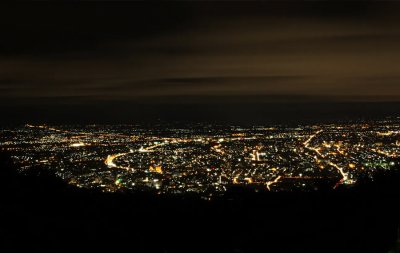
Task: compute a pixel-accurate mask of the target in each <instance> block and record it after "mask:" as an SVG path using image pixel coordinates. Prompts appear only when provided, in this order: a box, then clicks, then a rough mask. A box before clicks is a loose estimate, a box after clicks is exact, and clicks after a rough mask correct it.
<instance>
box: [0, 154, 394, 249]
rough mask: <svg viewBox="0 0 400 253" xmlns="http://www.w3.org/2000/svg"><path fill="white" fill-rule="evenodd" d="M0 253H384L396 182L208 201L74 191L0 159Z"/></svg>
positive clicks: (242, 193) (382, 178)
mask: <svg viewBox="0 0 400 253" xmlns="http://www.w3.org/2000/svg"><path fill="white" fill-rule="evenodd" d="M0 162H1V165H0V179H1V181H2V182H1V184H0V188H1V189H0V197H1V209H0V223H1V226H0V240H1V243H0V251H1V252H17V251H19V250H24V249H26V250H28V252H60V251H70V252H72V251H82V252H85V251H86V252H94V251H98V250H102V251H104V250H106V251H110V252H122V251H124V252H238V253H240V252H284V253H288V252H307V253H309V252H371V253H379V252H382V253H384V252H388V250H389V249H391V248H393V247H394V246H395V242H396V233H397V228H398V226H399V224H400V211H399V209H400V207H399V205H398V204H399V199H400V198H399V196H400V173H399V169H398V168H397V169H394V170H393V171H392V172H390V173H387V172H382V173H378V174H377V176H376V179H375V180H374V181H373V182H371V181H369V182H365V183H362V184H360V185H359V186H357V187H353V188H351V189H339V190H335V191H330V190H325V191H320V192H314V193H300V192H299V193H268V192H262V193H254V192H251V191H248V190H246V189H231V190H230V191H228V193H227V194H226V195H225V196H224V197H222V198H218V199H214V200H212V201H204V200H201V199H199V198H198V197H196V196H185V197H176V196H175V197H168V196H159V195H158V196H155V195H152V194H151V193H140V194H132V193H117V194H105V193H100V192H96V191H90V190H82V189H77V188H74V187H72V186H69V185H66V184H64V183H63V182H61V181H59V180H58V179H56V178H53V177H52V176H50V175H48V174H46V173H43V172H40V171H39V172H35V173H32V175H27V176H21V175H18V174H16V173H15V168H13V165H12V163H11V160H9V158H8V156H7V154H1V157H0Z"/></svg>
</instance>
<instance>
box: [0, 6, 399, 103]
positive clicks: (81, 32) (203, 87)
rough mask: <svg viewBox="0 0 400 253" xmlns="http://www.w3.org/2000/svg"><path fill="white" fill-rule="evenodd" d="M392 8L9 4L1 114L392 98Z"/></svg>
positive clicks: (0, 63)
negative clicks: (211, 101)
mask: <svg viewBox="0 0 400 253" xmlns="http://www.w3.org/2000/svg"><path fill="white" fill-rule="evenodd" d="M398 11H400V4H397V3H376V2H363V3H352V4H345V3H341V4H340V3H337V4H333V3H330V4H328V3H326V4H325V5H324V4H323V3H304V2H303V3H298V4H294V3H292V4H290V3H286V4H279V3H264V4H263V3H247V4H245V3H230V4H229V3H170V4H163V5H161V4H158V5H157V4H143V3H140V4H138V3H137V4H136V5H135V4H121V3H120V4H119V5H118V4H115V5H114V4H108V5H107V4H104V5H101V4H99V5H98V6H90V5H79V4H77V5H75V6H73V7H71V6H68V8H65V6H62V5H57V4H49V3H48V4H43V6H38V5H33V6H28V5H13V6H10V7H9V8H8V9H6V10H5V13H0V14H2V15H1V16H2V20H1V21H2V22H1V24H2V25H1V26H2V28H3V29H2V30H3V31H4V35H5V36H4V37H3V39H2V41H1V46H2V47H1V49H0V91H1V92H0V98H2V99H3V100H5V101H6V103H7V104H8V106H11V107H12V106H13V105H15V106H17V105H18V103H21V101H24V99H30V100H29V101H31V102H30V103H34V104H35V105H40V104H41V103H43V99H57V98H69V101H71V102H74V100H76V101H78V100H79V101H80V102H82V98H87V101H90V103H93V101H104V100H107V101H119V100H121V99H122V100H127V101H143V100H146V99H150V100H153V101H164V100H165V98H168V97H180V98H184V97H198V99H199V101H201V97H212V96H218V97H219V98H220V99H222V100H223V99H224V98H227V99H229V98H230V97H238V96H239V97H240V96H254V95H257V96H266V97H268V98H274V97H275V98H278V100H279V99H281V98H283V99H284V100H285V101H291V100H292V99H294V100H296V98H297V97H307V99H310V100H314V99H315V100H318V99H323V100H324V99H328V100H330V101H365V102H371V101H400V84H399V81H400V72H399V66H398V63H399V62H400V22H399V21H400V20H399V16H398ZM2 12H4V10H2ZM12 17H14V18H12ZM16 17H18V18H17V19H16ZM34 17H36V18H34ZM156 98H157V99H156ZM13 99H14V100H13ZM163 99H164V100H163ZM188 100H190V99H188ZM10 101H14V102H10ZM10 103H11V104H10ZM25 103H26V101H25ZM88 103H89V102H88ZM160 103H162V102H160ZM204 103H207V99H205V100H204Z"/></svg>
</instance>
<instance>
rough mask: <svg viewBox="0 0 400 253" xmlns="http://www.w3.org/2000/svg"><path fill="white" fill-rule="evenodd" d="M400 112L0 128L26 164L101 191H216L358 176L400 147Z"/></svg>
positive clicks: (303, 187)
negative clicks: (269, 120)
mask: <svg viewBox="0 0 400 253" xmlns="http://www.w3.org/2000/svg"><path fill="white" fill-rule="evenodd" d="M399 129H400V119H399V118H389V119H385V120H375V121H368V122H362V121H360V122H348V123H335V124H314V125H300V126H294V127H293V126H284V125H274V126H254V127H241V126H218V125H207V124H193V125H190V126H185V127H174V126H165V125H161V124H160V125H153V126H141V125H84V126H69V125H59V126H48V125H31V124H26V125H24V126H20V127H16V128H3V129H2V130H1V134H0V138H1V142H0V143H1V148H2V149H4V150H7V151H8V152H10V153H11V154H12V159H13V161H14V163H15V164H16V165H17V167H18V169H19V172H20V173H22V174H23V173H25V172H27V171H29V170H31V169H33V168H40V169H43V170H48V171H50V172H52V173H54V174H55V175H56V176H57V177H60V178H62V179H63V180H64V181H66V182H68V183H69V184H71V185H75V186H77V187H81V188H95V189H100V190H101V191H104V192H116V191H151V192H155V193H157V194H186V193H194V194H199V195H201V196H202V197H204V198H211V197H213V196H218V195H222V194H224V192H226V191H227V189H228V188H229V187H232V186H235V185H238V186H244V187H248V188H251V189H254V190H256V191H258V190H265V191H273V192H277V191H314V190H319V188H320V187H321V185H327V184H328V182H330V183H331V187H332V188H333V189H335V188H337V187H338V186H348V187H351V186H352V185H354V184H356V183H357V181H358V180H359V179H360V178H372V177H373V175H374V172H375V171H376V170H378V169H384V170H390V169H391V168H392V167H393V166H394V165H395V164H396V158H397V157H398V156H399V155H400V139H399V136H400V131H399Z"/></svg>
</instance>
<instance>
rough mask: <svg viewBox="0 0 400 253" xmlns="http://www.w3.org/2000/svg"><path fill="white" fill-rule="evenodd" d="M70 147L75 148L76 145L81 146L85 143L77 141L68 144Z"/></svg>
mask: <svg viewBox="0 0 400 253" xmlns="http://www.w3.org/2000/svg"><path fill="white" fill-rule="evenodd" d="M69 146H70V147H74V148H77V147H83V146H86V144H85V143H83V142H78V143H72V144H71V145H69Z"/></svg>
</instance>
